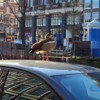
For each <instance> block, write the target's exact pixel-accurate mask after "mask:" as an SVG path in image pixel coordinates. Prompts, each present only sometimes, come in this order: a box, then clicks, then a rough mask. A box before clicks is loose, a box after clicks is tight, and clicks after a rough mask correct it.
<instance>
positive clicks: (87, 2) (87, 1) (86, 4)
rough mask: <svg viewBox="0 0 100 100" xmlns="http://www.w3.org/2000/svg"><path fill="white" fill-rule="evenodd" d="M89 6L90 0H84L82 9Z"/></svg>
mask: <svg viewBox="0 0 100 100" xmlns="http://www.w3.org/2000/svg"><path fill="white" fill-rule="evenodd" d="M90 8H91V0H84V9H90Z"/></svg>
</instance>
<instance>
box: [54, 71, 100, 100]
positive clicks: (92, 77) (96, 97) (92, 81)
mask: <svg viewBox="0 0 100 100" xmlns="http://www.w3.org/2000/svg"><path fill="white" fill-rule="evenodd" d="M54 79H55V80H56V81H57V83H58V84H60V85H61V86H62V88H64V89H65V90H66V92H69V93H70V94H71V95H72V96H73V97H74V98H75V100H100V72H99V73H98V72H96V73H89V74H75V75H62V76H55V77H54Z"/></svg>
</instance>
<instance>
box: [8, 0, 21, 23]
mask: <svg viewBox="0 0 100 100" xmlns="http://www.w3.org/2000/svg"><path fill="white" fill-rule="evenodd" d="M6 4H7V5H8V7H9V8H10V10H11V12H12V13H13V15H14V17H15V18H16V19H17V20H18V21H19V22H20V19H19V18H18V17H17V15H16V14H15V13H14V11H13V9H12V8H11V6H10V5H9V3H8V2H6Z"/></svg>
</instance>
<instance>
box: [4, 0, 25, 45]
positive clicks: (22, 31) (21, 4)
mask: <svg viewBox="0 0 100 100" xmlns="http://www.w3.org/2000/svg"><path fill="white" fill-rule="evenodd" d="M5 3H6V5H7V6H8V7H9V8H10V10H11V12H12V14H13V15H14V16H15V18H16V19H17V21H18V22H19V24H20V26H19V29H20V30H19V31H20V32H19V33H20V37H21V39H22V44H23V45H25V12H26V7H27V0H16V4H17V5H18V8H17V9H18V13H20V17H19V16H18V13H17V14H16V13H15V11H14V9H13V7H12V6H11V4H10V3H9V1H8V0H5Z"/></svg>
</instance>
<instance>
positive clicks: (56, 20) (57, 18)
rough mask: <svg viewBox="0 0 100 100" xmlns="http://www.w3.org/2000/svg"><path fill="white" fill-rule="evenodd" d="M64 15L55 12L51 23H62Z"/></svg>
mask: <svg viewBox="0 0 100 100" xmlns="http://www.w3.org/2000/svg"><path fill="white" fill-rule="evenodd" d="M61 23H62V16H61V14H54V15H52V16H51V25H61Z"/></svg>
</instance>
